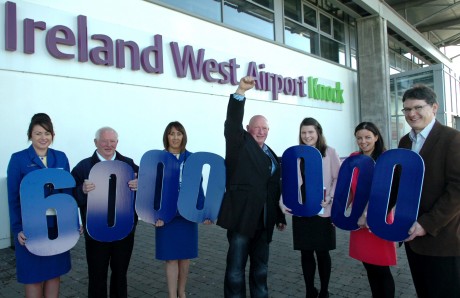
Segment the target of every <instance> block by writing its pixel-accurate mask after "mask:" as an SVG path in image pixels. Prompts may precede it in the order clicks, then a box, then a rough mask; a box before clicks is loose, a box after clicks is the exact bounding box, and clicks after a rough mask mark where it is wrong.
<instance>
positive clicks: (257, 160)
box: [217, 97, 286, 241]
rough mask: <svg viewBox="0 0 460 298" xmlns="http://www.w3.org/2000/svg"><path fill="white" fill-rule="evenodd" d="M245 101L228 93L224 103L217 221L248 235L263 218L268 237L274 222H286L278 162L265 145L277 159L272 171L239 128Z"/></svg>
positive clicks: (251, 234)
mask: <svg viewBox="0 0 460 298" xmlns="http://www.w3.org/2000/svg"><path fill="white" fill-rule="evenodd" d="M245 102H246V99H244V100H243V101H238V100H235V99H234V98H232V97H230V100H229V103H228V109H227V119H226V121H225V133H224V134H225V140H226V156H225V164H226V171H227V173H226V174H227V176H226V177H227V182H226V192H225V195H224V199H223V201H222V206H221V209H220V213H219V218H218V220H217V224H218V225H219V226H221V227H223V228H225V229H228V230H230V231H235V232H238V233H240V234H243V235H246V236H248V237H252V236H253V235H254V233H255V231H256V230H257V229H258V228H261V227H263V226H264V222H265V227H266V229H267V236H268V238H267V239H268V241H271V239H272V235H273V228H274V226H275V224H279V223H284V224H285V223H286V219H285V218H284V214H283V213H282V212H281V209H280V208H279V199H280V194H281V185H280V164H279V161H278V159H277V157H276V154H275V153H274V152H273V151H272V150H271V149H270V148H269V150H270V151H271V153H272V155H273V156H274V157H275V158H276V159H277V161H278V165H277V167H276V171H275V172H274V173H273V175H272V174H271V165H272V163H271V160H270V158H269V157H268V156H267V154H265V152H264V151H263V150H262V148H261V147H260V146H259V145H258V144H257V142H256V141H255V140H254V138H253V137H252V136H251V135H250V134H249V133H248V132H247V131H246V130H244V129H243V125H242V122H243V116H244V105H245ZM264 206H266V212H264ZM264 213H265V214H266V217H265V221H264Z"/></svg>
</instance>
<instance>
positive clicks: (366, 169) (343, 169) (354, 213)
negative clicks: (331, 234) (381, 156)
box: [331, 155, 374, 231]
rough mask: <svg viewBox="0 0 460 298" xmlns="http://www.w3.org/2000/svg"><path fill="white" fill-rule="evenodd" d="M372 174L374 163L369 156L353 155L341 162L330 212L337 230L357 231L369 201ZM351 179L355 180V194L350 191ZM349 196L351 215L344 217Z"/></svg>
mask: <svg viewBox="0 0 460 298" xmlns="http://www.w3.org/2000/svg"><path fill="white" fill-rule="evenodd" d="M356 170H357V171H356ZM354 173H356V174H354ZM373 173H374V161H373V160H372V158H370V157H369V156H366V155H355V156H350V157H348V158H347V159H345V160H344V161H343V163H342V165H341V166H340V171H339V175H338V178H337V184H336V186H335V195H334V203H333V204H332V210H331V217H332V221H333V222H334V224H335V225H336V226H337V227H338V228H340V229H342V230H347V231H352V230H357V229H359V226H358V219H359V217H360V216H361V214H362V213H363V211H364V209H365V208H366V204H367V202H368V200H369V193H370V191H371V184H372V178H373ZM353 179H356V189H355V193H353V192H352V191H351V186H352V181H353ZM350 195H351V196H353V197H352V199H353V204H352V208H351V213H350V214H349V216H346V212H347V207H348V203H349V197H350Z"/></svg>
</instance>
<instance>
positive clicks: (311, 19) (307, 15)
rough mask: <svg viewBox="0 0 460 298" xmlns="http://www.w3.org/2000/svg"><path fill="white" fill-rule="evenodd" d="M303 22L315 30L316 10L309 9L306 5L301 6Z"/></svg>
mask: <svg viewBox="0 0 460 298" xmlns="http://www.w3.org/2000/svg"><path fill="white" fill-rule="evenodd" d="M303 22H304V23H305V24H308V25H310V26H312V27H315V28H317V27H318V25H317V22H318V21H317V19H316V9H313V8H311V7H310V6H308V5H304V6H303Z"/></svg>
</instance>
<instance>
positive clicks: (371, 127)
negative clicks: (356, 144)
mask: <svg viewBox="0 0 460 298" xmlns="http://www.w3.org/2000/svg"><path fill="white" fill-rule="evenodd" d="M362 129H367V130H368V131H370V132H372V133H373V134H374V136H376V137H377V141H376V142H375V145H374V146H375V147H374V151H372V153H371V157H372V159H373V160H377V158H378V157H379V156H380V154H382V153H383V152H384V151H385V150H386V148H385V143H384V142H383V138H382V134H381V133H380V130H379V128H378V127H377V126H376V125H375V124H374V123H372V122H361V123H360V124H358V126H356V128H355V136H356V133H357V132H358V131H360V130H362ZM359 151H361V149H360V150H359ZM361 153H362V152H361Z"/></svg>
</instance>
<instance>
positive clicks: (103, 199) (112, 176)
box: [86, 160, 134, 242]
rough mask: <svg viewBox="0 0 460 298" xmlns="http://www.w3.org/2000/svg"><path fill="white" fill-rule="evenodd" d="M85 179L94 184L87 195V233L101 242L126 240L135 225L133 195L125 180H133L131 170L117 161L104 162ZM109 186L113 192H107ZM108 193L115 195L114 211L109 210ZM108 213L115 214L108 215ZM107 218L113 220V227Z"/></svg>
mask: <svg viewBox="0 0 460 298" xmlns="http://www.w3.org/2000/svg"><path fill="white" fill-rule="evenodd" d="M88 179H89V180H90V181H91V182H93V183H94V184H95V185H96V188H95V189H94V190H93V191H90V192H89V193H88V203H87V214H86V229H87V231H88V234H89V235H90V236H91V237H92V238H93V239H95V240H98V241H102V242H111V241H116V240H120V239H123V238H125V237H126V236H127V235H128V234H129V233H130V232H131V230H132V229H133V226H134V193H133V192H132V191H131V189H130V188H129V187H128V181H130V180H133V179H134V171H133V168H132V167H131V166H130V165H128V164H127V163H125V162H122V161H119V160H111V161H103V162H99V163H97V164H95V165H94V166H93V167H92V168H91V172H90V173H89V177H88ZM114 180H115V181H114ZM112 181H113V182H112ZM111 182H112V183H111ZM111 184H112V185H113V186H112V187H114V188H115V191H114V190H111V189H110V187H111ZM111 193H112V195H114V196H115V197H114V198H112V199H114V200H115V209H114V210H110V209H109V206H110V204H109V199H110V198H109V196H110V194H111ZM111 212H114V213H115V214H110V213H111ZM109 217H113V218H114V223H113V226H110V225H109V224H108V218H109Z"/></svg>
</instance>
